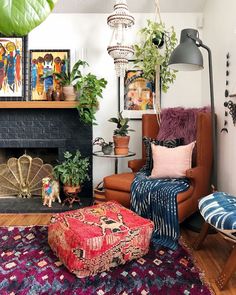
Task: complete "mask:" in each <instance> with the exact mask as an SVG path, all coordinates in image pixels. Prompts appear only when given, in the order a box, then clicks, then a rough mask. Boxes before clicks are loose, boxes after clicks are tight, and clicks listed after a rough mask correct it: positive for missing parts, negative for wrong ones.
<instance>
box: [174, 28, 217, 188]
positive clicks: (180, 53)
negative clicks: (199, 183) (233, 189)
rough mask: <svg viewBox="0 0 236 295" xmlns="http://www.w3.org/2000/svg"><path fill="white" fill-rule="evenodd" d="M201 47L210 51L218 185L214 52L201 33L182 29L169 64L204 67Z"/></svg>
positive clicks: (214, 178) (214, 167)
mask: <svg viewBox="0 0 236 295" xmlns="http://www.w3.org/2000/svg"><path fill="white" fill-rule="evenodd" d="M199 47H202V48H204V49H205V50H206V51H207V53H208V65H209V86H210V103H211V119H212V141H213V142H212V143H213V165H212V186H213V189H214V188H216V186H217V165H216V156H217V145H216V118H215V105H214V89H213V72H212V54H211V50H210V48H209V47H208V46H206V45H205V44H203V42H202V40H200V39H199V33H198V31H197V30H194V29H184V30H182V31H181V36H180V44H179V45H178V46H177V47H176V48H175V49H174V51H173V52H172V54H171V56H170V60H169V66H170V67H171V68H172V69H175V70H179V71H197V70H202V69H203V57H202V53H201V51H200V49H199Z"/></svg>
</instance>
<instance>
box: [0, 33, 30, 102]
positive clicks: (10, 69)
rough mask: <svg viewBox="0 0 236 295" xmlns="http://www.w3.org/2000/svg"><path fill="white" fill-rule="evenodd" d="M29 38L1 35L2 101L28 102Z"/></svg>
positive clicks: (0, 79)
mask: <svg viewBox="0 0 236 295" xmlns="http://www.w3.org/2000/svg"><path fill="white" fill-rule="evenodd" d="M27 41H28V39H27V36H26V37H16V36H14V37H12V36H10V37H8V36H3V35H0V100H1V101H11V100H16V101H18V100H26V76H27Z"/></svg>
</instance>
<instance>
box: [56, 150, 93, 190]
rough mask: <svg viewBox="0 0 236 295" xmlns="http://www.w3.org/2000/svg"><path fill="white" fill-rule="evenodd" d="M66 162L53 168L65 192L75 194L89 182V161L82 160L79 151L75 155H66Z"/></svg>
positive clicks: (66, 153) (67, 153) (68, 153)
mask: <svg viewBox="0 0 236 295" xmlns="http://www.w3.org/2000/svg"><path fill="white" fill-rule="evenodd" d="M64 158H65V160H64V161H63V162H62V163H61V164H58V165H56V166H55V167H54V168H53V174H54V176H55V178H56V179H58V180H60V181H61V182H62V183H63V189H64V192H65V193H67V194H74V193H78V192H80V191H81V186H82V185H83V183H84V182H85V181H86V180H89V179H90V178H89V175H88V170H89V165H90V164H89V159H88V158H82V156H81V153H80V151H79V150H77V151H76V153H75V154H74V155H73V154H72V153H70V152H68V151H67V152H65V153H64Z"/></svg>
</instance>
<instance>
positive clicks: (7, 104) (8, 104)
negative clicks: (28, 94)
mask: <svg viewBox="0 0 236 295" xmlns="http://www.w3.org/2000/svg"><path fill="white" fill-rule="evenodd" d="M77 104H78V101H0V109H72V108H74V107H75V106H76V105H77Z"/></svg>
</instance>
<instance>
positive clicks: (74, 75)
mask: <svg viewBox="0 0 236 295" xmlns="http://www.w3.org/2000/svg"><path fill="white" fill-rule="evenodd" d="M81 66H89V64H88V63H87V62H86V61H81V60H78V61H77V62H76V63H75V65H74V66H73V68H72V71H71V73H62V74H56V77H57V78H58V79H59V81H60V83H61V85H62V86H66V85H70V84H73V86H74V88H75V90H76V91H77V92H78V93H79V103H78V105H77V106H76V108H77V110H78V112H79V114H80V119H81V121H82V122H84V123H85V124H94V125H96V118H95V113H96V112H97V109H98V105H99V102H98V98H102V91H103V89H104V88H105V87H106V85H107V81H106V80H105V79H104V78H101V79H99V78H98V77H97V76H95V75H93V74H91V73H88V74H87V75H82V74H81V70H80V67H81Z"/></svg>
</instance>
